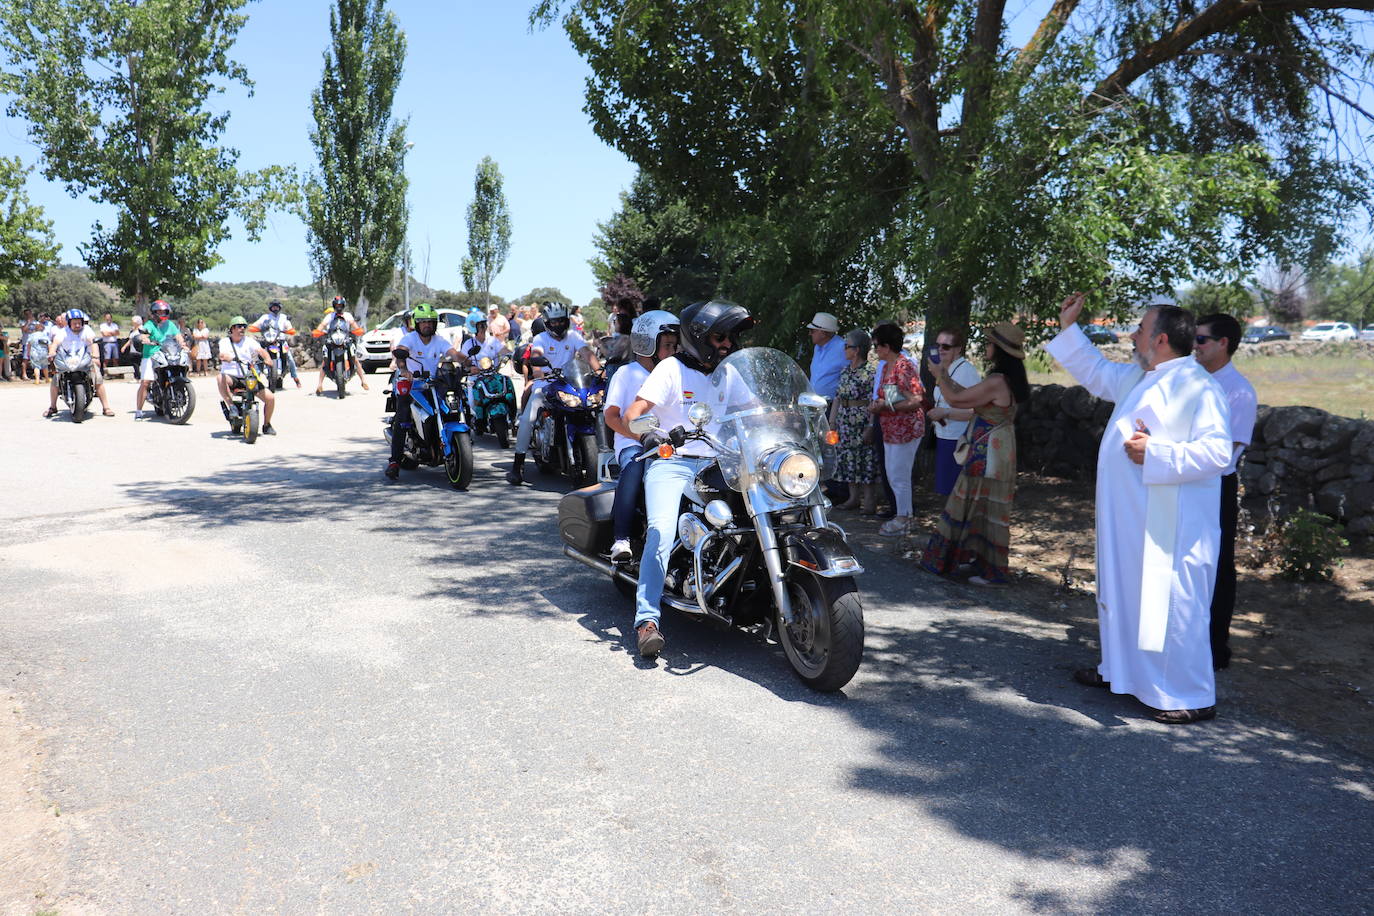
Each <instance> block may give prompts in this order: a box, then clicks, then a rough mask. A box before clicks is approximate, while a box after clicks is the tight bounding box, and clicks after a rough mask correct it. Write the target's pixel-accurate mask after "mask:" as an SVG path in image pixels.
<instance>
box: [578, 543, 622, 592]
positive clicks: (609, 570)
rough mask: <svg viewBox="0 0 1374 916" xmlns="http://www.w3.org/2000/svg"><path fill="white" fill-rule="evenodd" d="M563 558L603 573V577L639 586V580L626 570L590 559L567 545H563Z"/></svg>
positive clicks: (602, 561)
mask: <svg viewBox="0 0 1374 916" xmlns="http://www.w3.org/2000/svg"><path fill="white" fill-rule="evenodd" d="M563 556H565V557H569V558H571V559H573V560H576V561H577V562H579V563H581V564H582V565H584V566H590V567H591V568H592V569H594V570H596V571H597V572H599V573H601V574H602V575H603V576H610V577H611V578H612V579H619V580H620V581H622V582H628V583H630V584H631V585H638V584H639V580H638V579H636V578H635V577H634V576H632V575H630V574H629V573H627V572H625V570H623V569H617V568H616V567H614V566H612V565H611V564H610V563H607V562H606V561H605V560H600V559H597V558H596V557H589V556H587V555H586V554H585V553H583V552H582V551H580V550H574V549H573V548H571V547H569V546H568V545H567V544H564V545H563Z"/></svg>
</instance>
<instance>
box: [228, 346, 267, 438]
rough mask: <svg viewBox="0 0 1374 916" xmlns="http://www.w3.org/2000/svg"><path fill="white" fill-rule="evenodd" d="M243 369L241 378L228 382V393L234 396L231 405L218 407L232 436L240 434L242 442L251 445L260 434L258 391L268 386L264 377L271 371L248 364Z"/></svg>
mask: <svg viewBox="0 0 1374 916" xmlns="http://www.w3.org/2000/svg"><path fill="white" fill-rule="evenodd" d="M243 368H244V373H243V378H234V379H231V380H230V381H229V391H230V393H231V394H233V396H234V401H233V403H232V404H228V405H226V404H224V403H223V402H221V403H220V407H221V408H223V410H224V418H225V419H226V420H228V421H229V428H230V429H232V430H233V431H234V434H235V435H238V434H240V433H242V434H243V441H244V442H247V443H248V444H249V445H252V444H253V443H254V442H257V441H258V435H259V434H260V433H261V432H262V402H260V401H259V400H258V391H259V390H261V389H262V388H263V387H265V386H267V385H268V384H269V382H268V379H267V378H265V377H264V376H266V375H267V373H269V372H270V371H271V366H269V365H264V364H263V363H248V364H245V365H244V367H243ZM268 390H269V391H270V390H271V389H270V388H268Z"/></svg>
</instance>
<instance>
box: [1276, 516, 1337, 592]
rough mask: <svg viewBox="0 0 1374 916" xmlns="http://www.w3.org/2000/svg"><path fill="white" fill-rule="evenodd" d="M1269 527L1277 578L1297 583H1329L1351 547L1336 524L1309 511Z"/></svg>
mask: <svg viewBox="0 0 1374 916" xmlns="http://www.w3.org/2000/svg"><path fill="white" fill-rule="evenodd" d="M1271 528H1272V529H1273V531H1272V532H1271V534H1272V535H1273V538H1274V541H1275V542H1276V543H1275V544H1274V551H1273V554H1272V555H1273V557H1274V560H1275V562H1276V563H1277V564H1278V567H1279V573H1280V575H1282V576H1283V577H1284V578H1287V579H1296V580H1298V581H1299V582H1325V581H1328V580H1330V579H1331V577H1332V576H1334V575H1335V573H1336V567H1337V566H1340V565H1341V564H1342V562H1343V561H1342V560H1341V557H1340V554H1341V551H1343V550H1345V549H1346V548H1347V547H1349V546H1350V542H1349V541H1347V540H1346V539H1345V538H1343V537H1341V536H1340V533H1339V532H1338V531H1337V526H1336V523H1335V522H1333V521H1332V520H1331V519H1329V518H1327V517H1326V516H1325V515H1321V514H1320V513H1317V512H1312V511H1311V510H1308V509H1299V510H1298V511H1296V512H1294V513H1293V514H1292V515H1290V516H1288V517H1287V518H1286V519H1284V520H1282V521H1275V522H1274V524H1273V525H1272V526H1271Z"/></svg>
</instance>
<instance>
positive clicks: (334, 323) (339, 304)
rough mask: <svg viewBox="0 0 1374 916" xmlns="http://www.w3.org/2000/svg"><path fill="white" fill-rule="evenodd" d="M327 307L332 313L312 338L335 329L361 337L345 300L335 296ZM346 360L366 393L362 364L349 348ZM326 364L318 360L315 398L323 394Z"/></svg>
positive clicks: (358, 325) (312, 334)
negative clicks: (318, 369)
mask: <svg viewBox="0 0 1374 916" xmlns="http://www.w3.org/2000/svg"><path fill="white" fill-rule="evenodd" d="M329 307H330V309H331V310H332V311H330V313H329V314H328V315H325V316H324V320H322V321H321V322H320V323H319V325H318V326H317V327H316V328H315V330H314V331H312V332H311V336H312V337H323V336H324V335H325V334H328V333H331V332H332V331H333V330H334V329H335V328H340V327H341V328H343V329H344V330H346V331H348V333H349V334H351V335H353V336H354V337H361V336H362V335H363V326H362V325H360V324H359V323H358V319H356V318H354V317H353V313H352V312H350V311H349V310H348V300H347V299H345V298H344V297H343V296H335V297H334V299H333V301H332V302H330V303H329ZM348 358H349V360H350V361H351V362H352V363H353V371H354V373H355V374H356V375H357V376H358V381H360V382H362V383H363V391H367V390H368V388H367V376H366V375H364V374H363V364H362V363H360V362H358V354H357V353H356V352H354V350H353V348H352V347H351V346H350V347H349V349H348ZM327 362H328V360H320V378H319V380H318V381H317V382H316V383H315V394H316V395H317V396H318V395H321V394H323V393H324V371H325V363H327Z"/></svg>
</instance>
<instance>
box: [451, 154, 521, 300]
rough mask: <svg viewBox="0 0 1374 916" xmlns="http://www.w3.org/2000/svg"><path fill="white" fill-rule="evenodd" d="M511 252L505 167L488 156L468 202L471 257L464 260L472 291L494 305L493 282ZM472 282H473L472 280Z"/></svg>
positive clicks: (464, 273)
mask: <svg viewBox="0 0 1374 916" xmlns="http://www.w3.org/2000/svg"><path fill="white" fill-rule="evenodd" d="M509 253H510V208H509V207H507V206H506V194H505V192H504V191H503V190H502V179H501V169H500V168H499V167H498V166H497V165H496V160H494V159H492V158H491V157H490V156H484V157H483V158H482V161H481V162H479V163H478V164H477V174H476V175H475V176H474V178H473V180H472V203H470V204H468V256H467V257H466V258H464V259H463V264H462V272H463V282H464V284H466V285H467V286H468V289H470V290H471V291H472V292H479V291H480V292H481V293H482V296H483V300H484V303H485V305H486V307H487V308H490V307H491V281H492V280H494V279H495V278H496V275H497V274H499V273H500V272H501V268H503V267H505V266H506V255H508V254H509ZM469 281H470V282H469Z"/></svg>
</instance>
